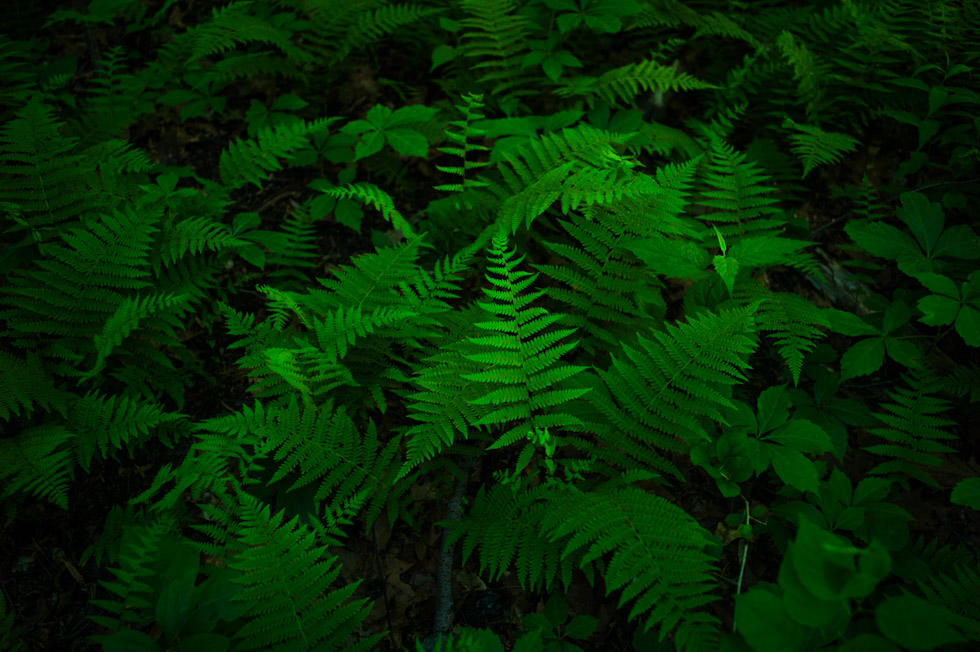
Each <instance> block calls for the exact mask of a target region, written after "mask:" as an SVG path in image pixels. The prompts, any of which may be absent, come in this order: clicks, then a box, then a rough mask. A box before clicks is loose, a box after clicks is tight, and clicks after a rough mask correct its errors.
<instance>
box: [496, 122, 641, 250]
mask: <svg viewBox="0 0 980 652" xmlns="http://www.w3.org/2000/svg"><path fill="white" fill-rule="evenodd" d="M629 136H630V135H629V134H619V133H613V132H609V131H605V130H601V129H596V128H595V127H592V126H591V125H587V124H580V125H577V126H576V127H574V128H566V129H562V130H561V132H558V133H552V134H548V135H546V136H544V137H542V138H541V139H540V140H530V141H528V142H527V143H525V144H524V145H521V146H520V147H517V148H515V149H513V150H511V151H508V152H507V153H505V154H504V158H505V160H506V163H507V164H506V165H503V166H501V167H500V172H501V174H502V175H503V178H504V181H505V183H506V184H507V185H508V186H509V187H510V194H509V195H507V197H506V198H505V199H504V202H503V204H502V205H501V208H500V212H501V214H503V215H504V216H506V219H507V220H508V221H509V222H510V224H511V232H512V233H516V232H517V228H518V226H519V225H520V223H521V221H523V222H524V223H525V226H526V228H530V225H531V222H532V221H533V220H534V219H535V218H536V217H538V216H539V215H541V214H542V213H544V212H545V211H546V210H547V209H548V208H549V207H550V206H551V204H552V203H554V201H555V200H556V199H558V198H559V197H561V198H562V210H563V212H565V213H566V214H567V212H568V209H569V207H570V206H573V205H574V206H578V205H579V204H580V203H582V202H583V201H586V202H588V203H589V204H592V203H594V202H596V201H602V200H611V199H612V198H613V197H622V196H624V195H625V196H628V197H635V196H640V195H649V194H652V193H654V192H655V191H656V185H655V184H654V182H653V181H652V180H651V179H650V178H649V177H647V176H640V177H635V176H634V175H632V174H630V170H631V169H632V168H633V167H635V166H636V163H635V162H634V161H632V160H630V159H628V158H626V157H624V156H622V155H620V154H619V152H617V151H616V149H615V147H614V145H617V144H622V143H625V142H626V141H627V140H628V139H629ZM582 182H585V183H582Z"/></svg>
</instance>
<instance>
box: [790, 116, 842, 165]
mask: <svg viewBox="0 0 980 652" xmlns="http://www.w3.org/2000/svg"><path fill="white" fill-rule="evenodd" d="M783 127H784V128H787V129H794V130H796V131H797V132H799V133H791V134H787V137H788V138H789V140H790V142H791V143H792V145H791V148H792V150H793V153H794V154H796V156H797V157H799V159H800V160H801V161H802V162H803V177H804V178H806V175H808V174H809V173H810V172H811V171H812V170H813V169H814V168H816V167H817V166H820V165H826V164H828V163H837V162H838V161H839V160H840V159H841V157H842V156H843V154H845V153H846V152H853V151H855V150H856V149H857V146H858V145H859V144H860V142H861V141H859V140H858V139H857V138H852V137H851V136H848V135H847V134H842V133H839V132H836V131H824V130H823V129H820V128H819V127H815V126H813V125H804V124H797V123H796V122H793V121H792V120H791V119H789V118H786V119H785V120H783Z"/></svg>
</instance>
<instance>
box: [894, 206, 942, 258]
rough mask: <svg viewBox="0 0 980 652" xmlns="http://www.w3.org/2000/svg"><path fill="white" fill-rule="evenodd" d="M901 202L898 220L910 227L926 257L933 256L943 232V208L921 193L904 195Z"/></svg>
mask: <svg viewBox="0 0 980 652" xmlns="http://www.w3.org/2000/svg"><path fill="white" fill-rule="evenodd" d="M901 200H902V206H901V207H900V208H899V209H898V211H897V214H898V218H899V219H900V220H902V221H903V222H905V224H907V225H908V227H909V230H911V231H912V235H914V236H915V239H916V240H918V241H919V244H920V245H921V246H922V250H923V251H925V252H926V255H930V254H932V250H933V247H935V245H936V242H937V241H938V240H939V235H940V234H941V233H942V232H943V222H944V218H943V207H942V206H941V205H940V204H938V203H936V202H930V201H929V198H928V197H926V196H925V195H923V194H922V193H919V192H905V193H902V196H901Z"/></svg>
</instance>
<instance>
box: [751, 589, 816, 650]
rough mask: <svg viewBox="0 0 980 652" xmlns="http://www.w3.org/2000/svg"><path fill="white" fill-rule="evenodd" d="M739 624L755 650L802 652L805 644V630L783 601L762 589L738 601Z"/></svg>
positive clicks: (754, 590) (755, 590)
mask: <svg viewBox="0 0 980 652" xmlns="http://www.w3.org/2000/svg"><path fill="white" fill-rule="evenodd" d="M735 622H736V624H737V626H738V631H739V633H740V634H741V635H742V636H743V637H744V638H745V640H746V641H747V642H748V644H749V645H751V646H752V648H753V649H755V650H766V652H798V651H799V649H800V645H802V643H803V636H804V633H805V631H804V629H803V627H802V626H801V625H799V624H798V623H797V622H796V621H794V620H793V619H792V618H790V617H789V614H787V613H786V608H785V607H784V606H783V601H782V600H781V599H780V598H778V597H776V596H775V595H773V594H772V593H771V592H770V591H767V590H765V589H762V588H755V589H752V590H751V591H749V592H748V593H746V594H745V595H743V596H741V597H739V598H738V602H736V603H735Z"/></svg>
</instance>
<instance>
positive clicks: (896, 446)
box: [864, 372, 956, 489]
mask: <svg viewBox="0 0 980 652" xmlns="http://www.w3.org/2000/svg"><path fill="white" fill-rule="evenodd" d="M902 378H903V380H904V381H905V383H906V385H908V387H900V388H898V389H896V390H895V391H892V392H888V396H889V397H890V398H891V399H892V401H893V402H892V403H885V404H883V405H882V407H884V408H885V409H886V410H887V412H878V413H876V414H875V416H876V417H877V418H878V420H880V421H881V422H883V423H884V424H885V425H884V427H878V428H869V429H868V431H869V432H871V433H872V434H874V435H876V436H878V437H880V438H882V439H884V440H886V442H887V443H883V444H874V445H871V446H865V447H864V450H866V451H868V452H869V453H872V454H874V455H880V456H885V457H888V458H891V459H890V460H889V461H887V462H882V463H881V464H878V465H877V466H875V467H874V468H873V469H871V470H870V471H869V472H868V473H870V474H872V475H891V474H894V473H903V474H906V475H909V476H911V477H913V478H916V479H917V480H919V481H920V482H923V483H925V484H927V485H929V486H931V487H934V488H937V489H938V488H939V483H938V482H936V480H935V479H933V477H932V476H931V475H929V473H928V472H927V471H925V470H924V469H922V468H921V467H922V466H933V467H935V466H939V465H940V464H941V463H942V459H941V458H940V455H941V454H943V453H953V452H955V449H954V448H952V447H950V446H948V445H947V444H945V443H943V442H944V440H945V441H955V440H956V435H955V434H952V433H949V432H947V431H945V430H944V429H943V428H944V427H946V426H952V425H956V423H955V422H954V421H952V420H950V419H945V418H943V417H941V416H938V415H940V414H942V413H943V412H945V411H946V410H947V401H945V400H942V399H940V398H937V397H936V396H934V393H935V392H936V391H938V389H939V381H937V380H936V379H935V378H933V377H932V376H930V375H929V374H928V373H926V372H916V373H912V374H909V375H905V374H903V375H902Z"/></svg>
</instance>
